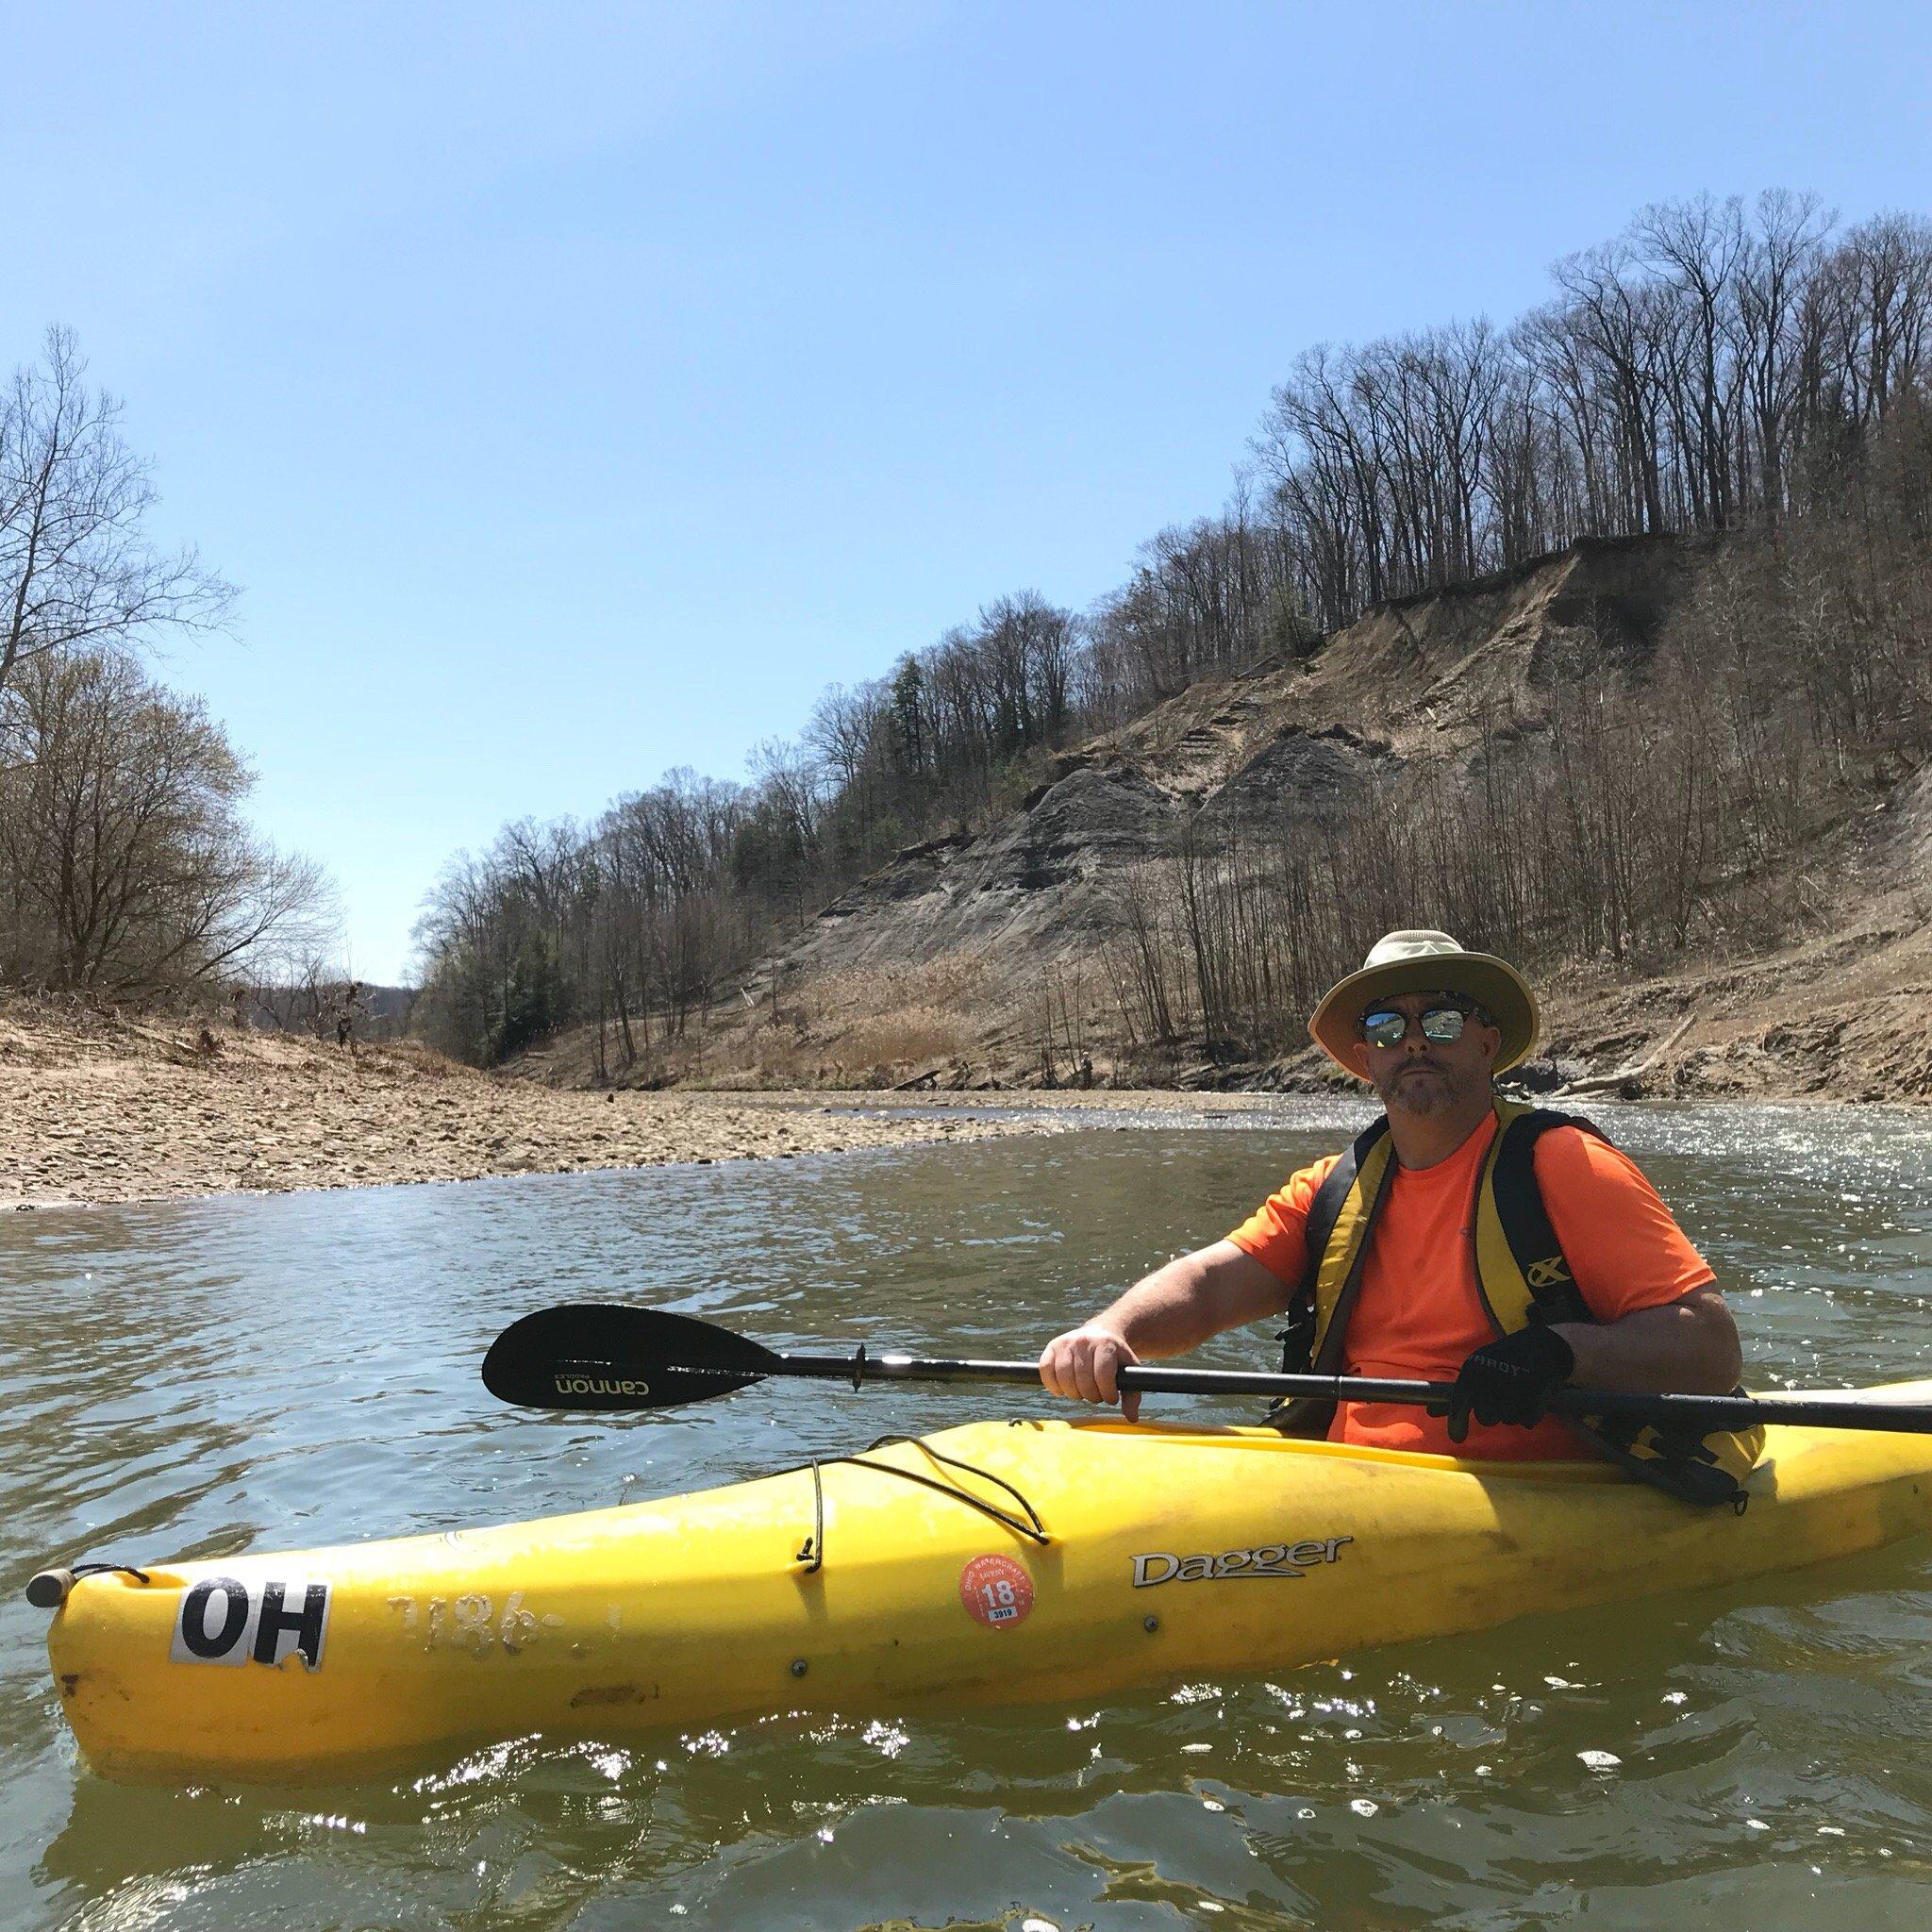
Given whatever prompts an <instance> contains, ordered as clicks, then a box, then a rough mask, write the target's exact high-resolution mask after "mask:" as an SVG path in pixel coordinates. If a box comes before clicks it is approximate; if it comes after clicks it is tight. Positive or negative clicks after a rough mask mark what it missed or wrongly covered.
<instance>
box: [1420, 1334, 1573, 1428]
mask: <svg viewBox="0 0 1932 1932" xmlns="http://www.w3.org/2000/svg"><path fill="white" fill-rule="evenodd" d="M1575 1367H1576V1355H1575V1352H1574V1350H1573V1349H1572V1348H1571V1346H1570V1344H1569V1343H1568V1342H1567V1341H1564V1340H1563V1338H1562V1337H1561V1336H1560V1335H1558V1334H1557V1331H1556V1330H1555V1329H1554V1328H1542V1327H1538V1326H1535V1325H1531V1326H1530V1327H1527V1328H1518V1329H1516V1330H1515V1331H1514V1332H1513V1333H1512V1334H1508V1335H1504V1336H1501V1337H1499V1338H1498V1339H1497V1340H1496V1341H1486V1342H1484V1343H1483V1345H1482V1346H1481V1347H1480V1348H1478V1349H1476V1350H1474V1351H1473V1352H1472V1353H1471V1354H1470V1356H1469V1357H1467V1358H1466V1359H1465V1360H1464V1362H1463V1364H1462V1367H1461V1368H1460V1370H1458V1371H1457V1376H1456V1392H1455V1394H1454V1395H1452V1396H1451V1397H1450V1398H1449V1407H1448V1410H1447V1414H1448V1417H1449V1440H1450V1441H1452V1442H1460V1441H1462V1440H1463V1438H1464V1437H1465V1436H1467V1435H1468V1434H1469V1419H1470V1417H1471V1416H1472V1415H1474V1417H1475V1419H1476V1421H1477V1422H1479V1423H1480V1424H1482V1425H1483V1426H1484V1427H1485V1428H1489V1427H1490V1426H1491V1425H1492V1424H1496V1423H1514V1424H1518V1425H1520V1426H1521V1427H1523V1428H1528V1427H1530V1426H1531V1425H1532V1424H1536V1423H1540V1422H1541V1421H1542V1419H1543V1411H1544V1410H1545V1409H1546V1408H1547V1407H1549V1401H1550V1396H1551V1394H1552V1392H1553V1391H1556V1390H1557V1389H1560V1388H1561V1387H1562V1386H1563V1384H1564V1383H1565V1382H1567V1381H1568V1380H1569V1379H1570V1376H1571V1373H1572V1372H1573V1371H1574V1369H1575Z"/></svg>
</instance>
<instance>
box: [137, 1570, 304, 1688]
mask: <svg viewBox="0 0 1932 1932" xmlns="http://www.w3.org/2000/svg"><path fill="white" fill-rule="evenodd" d="M328 1597H329V1588H328V1585H327V1584H325V1583H309V1582H306V1581H304V1580H303V1579H301V1578H295V1579H292V1580H290V1581H287V1582H279V1581H276V1580H275V1579H273V1578H272V1579H270V1580H269V1581H267V1582H264V1583H242V1582H241V1581H240V1580H238V1579H237V1578H235V1577H233V1576H204V1577H203V1578H202V1580H201V1581H200V1582H199V1583H197V1584H195V1585H193V1586H192V1588H191V1589H189V1590H185V1591H182V1592H181V1609H180V1612H179V1614H178V1615H177V1616H176V1617H175V1641H174V1643H173V1645H172V1646H171V1647H170V1649H169V1651H168V1656H169V1657H170V1658H171V1659H173V1661H174V1662H175V1663H177V1664H245V1663H258V1664H270V1665H275V1664H278V1663H280V1662H281V1661H282V1659H283V1658H284V1657H300V1658H301V1659H302V1667H303V1669H304V1670H308V1671H315V1670H320V1669H321V1668H322V1650H323V1645H324V1644H325V1643H326V1642H327V1641H328Z"/></svg>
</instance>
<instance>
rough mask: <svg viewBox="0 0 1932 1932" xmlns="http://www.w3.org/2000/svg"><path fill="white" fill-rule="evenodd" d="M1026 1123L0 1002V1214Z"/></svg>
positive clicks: (1014, 1128)
mask: <svg viewBox="0 0 1932 1932" xmlns="http://www.w3.org/2000/svg"><path fill="white" fill-rule="evenodd" d="M1053 1125H1054V1124H1052V1123H1044V1122H1043V1123H1041V1126H1040V1129H1039V1130H1041V1131H1052V1130H1053ZM1029 1130H1030V1129H1029V1128H1028V1127H1027V1126H1026V1124H1024V1123H1020V1122H1005V1123H991V1122H980V1121H961V1120H936V1119H924V1118H911V1119H907V1118H895V1119H890V1120H884V1119H878V1118H875V1117H872V1116H870V1115H868V1114H866V1113H864V1112H862V1111H858V1110H856V1109H855V1108H852V1107H851V1106H849V1105H835V1104H832V1103H831V1101H830V1099H829V1097H828V1096H825V1095H822V1094H811V1095H798V1096H778V1095H759V1096H758V1098H757V1099H756V1100H744V1101H741V1100H739V1099H737V1098H734V1097H726V1096H712V1095H706V1094H692V1093H643V1092H624V1093H610V1094H606V1093H591V1092H559V1091H555V1090H551V1089H545V1088H541V1087H535V1086H532V1085H529V1084H527V1083H523V1082H512V1081H507V1080H501V1079H493V1078H491V1077H490V1076H488V1075H486V1074H477V1073H474V1072H472V1071H471V1070H470V1069H468V1068H465V1067H459V1066H456V1065H453V1064H452V1063H450V1062H449V1061H447V1060H443V1059H441V1058H438V1057H437V1056H435V1055H433V1054H429V1053H425V1052H424V1051H422V1050H421V1049H419V1048H416V1047H413V1046H396V1047H365V1048H363V1049H361V1050H360V1051H358V1052H356V1053H354V1054H351V1053H349V1052H346V1051H342V1050H340V1049H338V1048H336V1047H335V1046H333V1045H325V1044H324V1043H322V1042H321V1041H314V1040H308V1039H305V1038H295V1037H291V1036H288V1035H270V1034H260V1033H248V1034H242V1033H237V1032H234V1031H232V1030H230V1029H227V1028H225V1027H220V1026H215V1027H211V1028H209V1029H208V1031H207V1032H206V1033H205V1034H204V1033H203V1031H202V1029H201V1028H200V1026H199V1025H198V1024H186V1025H183V1024H178V1023H175V1024H170V1023H167V1022H164V1021H158V1020H133V1019H127V1018H123V1017H112V1018H101V1017H97V1016H92V1015H75V1014H60V1013H55V1012H50V1011H48V1010H47V1009H45V1008H27V1007H25V1006H22V1005H19V1004H13V1005H0V1210H4V1209H8V1208H38V1207H58V1206H70V1205H75V1204H83V1203H107V1202H120V1201H151V1200H165V1199H169V1198H172V1197H175V1196H181V1195H191V1194H211V1193H227V1192H235V1191H255V1192H283V1191H290V1190H293V1189H302V1188H343V1187H369V1186H379V1185H384V1184H391V1183H400V1182H412V1181H461V1180H476V1179H480V1178H482V1177H483V1176H485V1175H489V1174H554V1173H571V1172H575V1171H584V1170H590V1169H595V1168H626V1167H648V1166H655V1165H658V1164H660V1163H663V1162H669V1161H716V1160H746V1159H758V1158H785V1157H789V1156H794V1155H800V1154H819V1153H830V1152H836V1151H840V1150H843V1149H847V1148H855V1147H879V1146H890V1145H895V1144H907V1143H917V1142H930V1141H965V1140H974V1139H980V1138H983V1137H985V1136H987V1135H990V1134H997V1133H1016V1132H1023V1131H1029Z"/></svg>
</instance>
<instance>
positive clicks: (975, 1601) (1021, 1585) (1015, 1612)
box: [959, 1557, 1033, 1630]
mask: <svg viewBox="0 0 1932 1932" xmlns="http://www.w3.org/2000/svg"><path fill="white" fill-rule="evenodd" d="M959 1601H960V1602H961V1603H962V1604H964V1605H965V1607H966V1614H967V1615H968V1616H969V1617H971V1618H972V1619H973V1621H974V1623H975V1624H985V1625H986V1627H987V1628H988V1629H989V1630H1010V1629H1011V1628H1012V1627H1013V1626H1014V1625H1015V1624H1024V1622H1025V1621H1026V1616H1027V1613H1028V1612H1029V1611H1030V1610H1031V1609H1032V1607H1033V1579H1032V1577H1030V1576H1029V1575H1027V1574H1026V1572H1025V1570H1024V1568H1022V1566H1021V1565H1020V1564H1018V1563H1016V1562H1014V1561H1013V1559H1012V1557H974V1559H973V1560H972V1562H970V1563H969V1564H967V1566H966V1567H965V1569H964V1570H962V1571H961V1572H960V1573H959Z"/></svg>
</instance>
